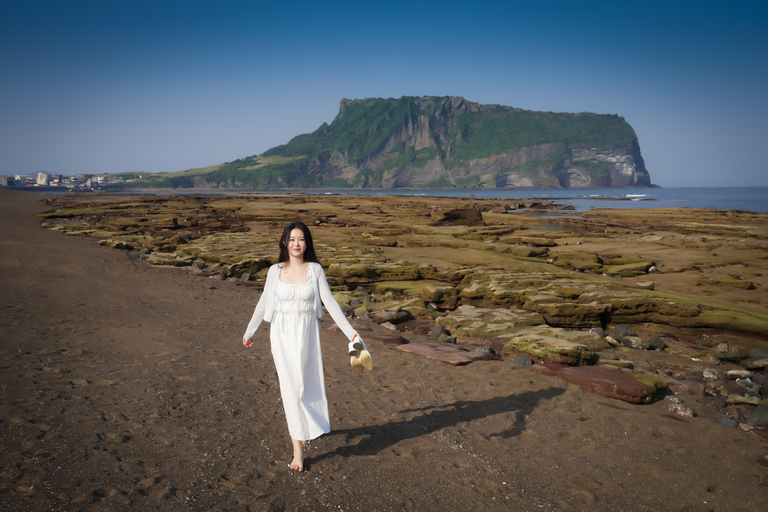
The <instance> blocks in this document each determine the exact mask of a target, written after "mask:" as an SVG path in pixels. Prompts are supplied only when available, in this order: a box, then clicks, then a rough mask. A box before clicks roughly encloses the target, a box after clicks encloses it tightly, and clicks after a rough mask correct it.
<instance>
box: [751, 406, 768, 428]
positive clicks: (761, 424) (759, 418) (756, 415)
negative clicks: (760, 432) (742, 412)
mask: <svg viewBox="0 0 768 512" xmlns="http://www.w3.org/2000/svg"><path fill="white" fill-rule="evenodd" d="M747 425H749V426H751V427H755V428H768V405H765V404H760V405H758V406H757V407H755V408H754V409H753V410H752V413H751V414H750V415H749V418H747Z"/></svg>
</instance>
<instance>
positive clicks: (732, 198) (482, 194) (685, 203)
mask: <svg viewBox="0 0 768 512" xmlns="http://www.w3.org/2000/svg"><path fill="white" fill-rule="evenodd" d="M13 188H15V187H13ZM29 189H34V187H27V188H26V189H25V190H29ZM41 192H42V191H41ZM44 192H46V193H51V191H50V190H45V191H44ZM135 192H140V193H148V194H152V193H155V194H169V193H170V194H227V193H237V194H275V193H297V194H328V195H332V194H349V195H365V196H376V195H401V196H416V197H418V196H443V197H464V198H467V197H476V198H496V199H510V200H513V199H541V200H543V201H552V202H556V203H558V204H562V205H570V206H573V207H574V209H575V211H577V212H584V211H587V210H593V209H597V208H713V209H716V210H745V211H750V212H757V213H768V187H668V188H637V189H615V188H614V189H594V190H587V189H579V190H471V189H462V190H455V189H452V190H413V189H410V190H389V189H387V190H382V189H375V190H372V189H367V190H359V189H355V190H328V189H321V190H220V189H215V190H203V189H194V190H189V189H187V190H141V191H134V192H133V193H135ZM62 193H65V192H64V191H62Z"/></svg>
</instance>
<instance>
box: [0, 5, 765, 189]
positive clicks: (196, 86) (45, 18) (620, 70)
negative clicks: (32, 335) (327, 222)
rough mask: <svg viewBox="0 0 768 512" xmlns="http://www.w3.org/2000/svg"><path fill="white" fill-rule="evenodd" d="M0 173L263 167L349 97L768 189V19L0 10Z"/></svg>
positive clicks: (728, 10)
mask: <svg viewBox="0 0 768 512" xmlns="http://www.w3.org/2000/svg"><path fill="white" fill-rule="evenodd" d="M0 70H2V74H0V173H2V174H17V173H36V172H37V171H40V170H46V171H48V172H54V173H62V174H75V173H79V172H84V173H99V172H124V171H149V172H164V171H178V170H183V169H188V168H194V167H204V166H208V165H213V164H218V163H222V162H226V161H232V160H235V159H237V158H241V157H245V156H250V155H255V154H260V153H263V152H264V151H266V150H267V149H269V148H271V147H274V146H276V145H279V144H284V143H286V142H288V141H289V140H290V139H291V138H292V137H293V136H295V135H298V134H300V133H307V132H311V131H314V130H315V129H316V128H317V127H318V126H320V124H322V123H323V122H329V123H330V122H331V121H332V120H333V118H334V116H335V115H336V114H337V112H338V108H339V101H340V100H341V99H342V98H351V99H356V98H369V97H400V96H404V95H407V96H423V95H430V96H444V95H451V96H462V97H464V98H466V99H468V100H470V101H474V102H478V103H484V104H501V105H509V106H513V107H519V108H524V109H530V110H543V111H555V112H585V111H587V112H597V113H606V114H619V115H621V116H623V117H624V118H625V119H626V120H627V121H628V122H629V123H630V124H631V125H632V127H633V128H634V129H635V132H636V133H637V135H638V137H639V140H640V147H641V150H642V154H643V157H644V159H645V162H646V166H647V168H648V170H649V172H650V174H651V178H652V181H653V182H654V183H656V184H659V185H661V186H668V187H673V186H693V185H697V186H768V165H767V164H766V157H765V156H764V147H765V146H766V144H767V143H768V96H767V94H766V91H768V2H765V1H764V0H760V1H752V0H750V1H739V0H734V1H732V2H707V1H696V2H693V1H690V2H689V1H685V2H683V1H674V0H672V1H665V2H661V1H659V2H657V1H620V0H614V1H611V2H604V1H591V0H580V1H572V2H566V1H558V0H540V1H532V0H529V1H523V2H518V1H514V0H511V1H506V2H501V1H497V2H491V1H484V0H475V1H471V2H469V1H468V2H453V1H450V0H444V1H440V2H432V1H428V2H418V1H413V2H401V1H399V0H393V1H388V2H347V1H338V2H337V1H328V2H303V1H302V2H291V1H283V2H275V1H270V2H262V1H250V2H246V1H226V0H218V1H191V0H187V1H176V0H173V1H163V0H154V1H145V0H132V1H122V0H120V1H113V0H100V1H95V2H94V1H78V0H70V1H66V2H65V1H61V0H56V1H50V0H49V1H38V0H15V1H13V0H8V1H5V2H2V4H1V5H0Z"/></svg>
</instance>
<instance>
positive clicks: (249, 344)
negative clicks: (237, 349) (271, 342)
mask: <svg viewBox="0 0 768 512" xmlns="http://www.w3.org/2000/svg"><path fill="white" fill-rule="evenodd" d="M243 345H245V346H246V347H250V346H253V339H250V340H247V339H245V338H243Z"/></svg>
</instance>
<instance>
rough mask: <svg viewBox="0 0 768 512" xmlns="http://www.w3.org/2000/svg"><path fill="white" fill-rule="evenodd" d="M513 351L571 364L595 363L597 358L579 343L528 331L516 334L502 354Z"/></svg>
mask: <svg viewBox="0 0 768 512" xmlns="http://www.w3.org/2000/svg"><path fill="white" fill-rule="evenodd" d="M515 353H524V354H527V355H529V356H530V357H532V358H534V359H537V360H540V361H547V362H552V363H561V364H568V365H572V366H582V365H591V364H595V363H596V362H597V361H598V359H599V357H598V355H597V354H596V353H594V352H590V351H589V350H588V349H587V347H586V346H585V345H582V344H580V343H573V342H571V341H566V340H562V339H559V338H553V337H551V336H542V335H538V334H530V333H528V334H523V335H520V336H516V337H514V338H512V339H511V340H509V341H508V342H507V343H506V344H505V345H504V348H503V349H502V355H503V354H515Z"/></svg>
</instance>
